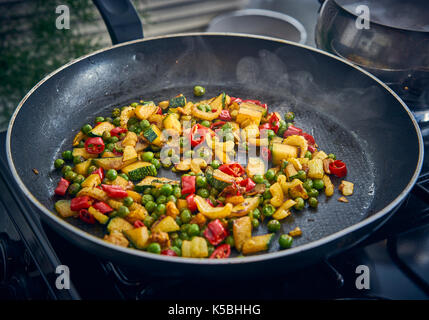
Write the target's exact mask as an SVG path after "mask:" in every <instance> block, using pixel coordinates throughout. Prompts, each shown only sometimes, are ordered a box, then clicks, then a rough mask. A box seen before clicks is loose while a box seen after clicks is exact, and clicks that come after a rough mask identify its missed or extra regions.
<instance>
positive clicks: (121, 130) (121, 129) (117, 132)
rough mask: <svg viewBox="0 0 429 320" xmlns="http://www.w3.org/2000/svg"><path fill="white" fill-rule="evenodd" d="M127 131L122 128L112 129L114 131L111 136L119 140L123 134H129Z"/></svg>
mask: <svg viewBox="0 0 429 320" xmlns="http://www.w3.org/2000/svg"><path fill="white" fill-rule="evenodd" d="M127 131H128V130H127V129H125V128H121V127H116V128H114V129H112V130H110V135H111V136H112V137H118V138H119V135H120V134H121V133H127Z"/></svg>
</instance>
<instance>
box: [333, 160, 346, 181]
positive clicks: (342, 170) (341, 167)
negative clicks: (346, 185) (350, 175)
mask: <svg viewBox="0 0 429 320" xmlns="http://www.w3.org/2000/svg"><path fill="white" fill-rule="evenodd" d="M329 171H331V173H332V174H334V175H336V176H337V177H338V178H342V177H344V176H345V175H346V174H347V166H346V164H345V163H344V162H342V161H341V160H335V161H334V162H331V163H329Z"/></svg>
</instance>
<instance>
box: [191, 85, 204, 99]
mask: <svg viewBox="0 0 429 320" xmlns="http://www.w3.org/2000/svg"><path fill="white" fill-rule="evenodd" d="M205 93H206V89H205V88H204V87H202V86H195V87H194V95H195V96H196V97H201V96H203V95H204V94H205Z"/></svg>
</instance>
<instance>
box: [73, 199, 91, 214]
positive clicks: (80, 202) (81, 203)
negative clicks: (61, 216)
mask: <svg viewBox="0 0 429 320" xmlns="http://www.w3.org/2000/svg"><path fill="white" fill-rule="evenodd" d="M91 203H92V201H91V198H90V197H88V196H81V197H76V198H73V199H71V202H70V209H71V210H72V211H79V210H81V209H88V208H89V207H90V206H91Z"/></svg>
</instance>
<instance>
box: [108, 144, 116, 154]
mask: <svg viewBox="0 0 429 320" xmlns="http://www.w3.org/2000/svg"><path fill="white" fill-rule="evenodd" d="M113 149H115V144H114V143H108V144H107V145H106V150H107V151H110V152H112V151H113Z"/></svg>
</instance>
